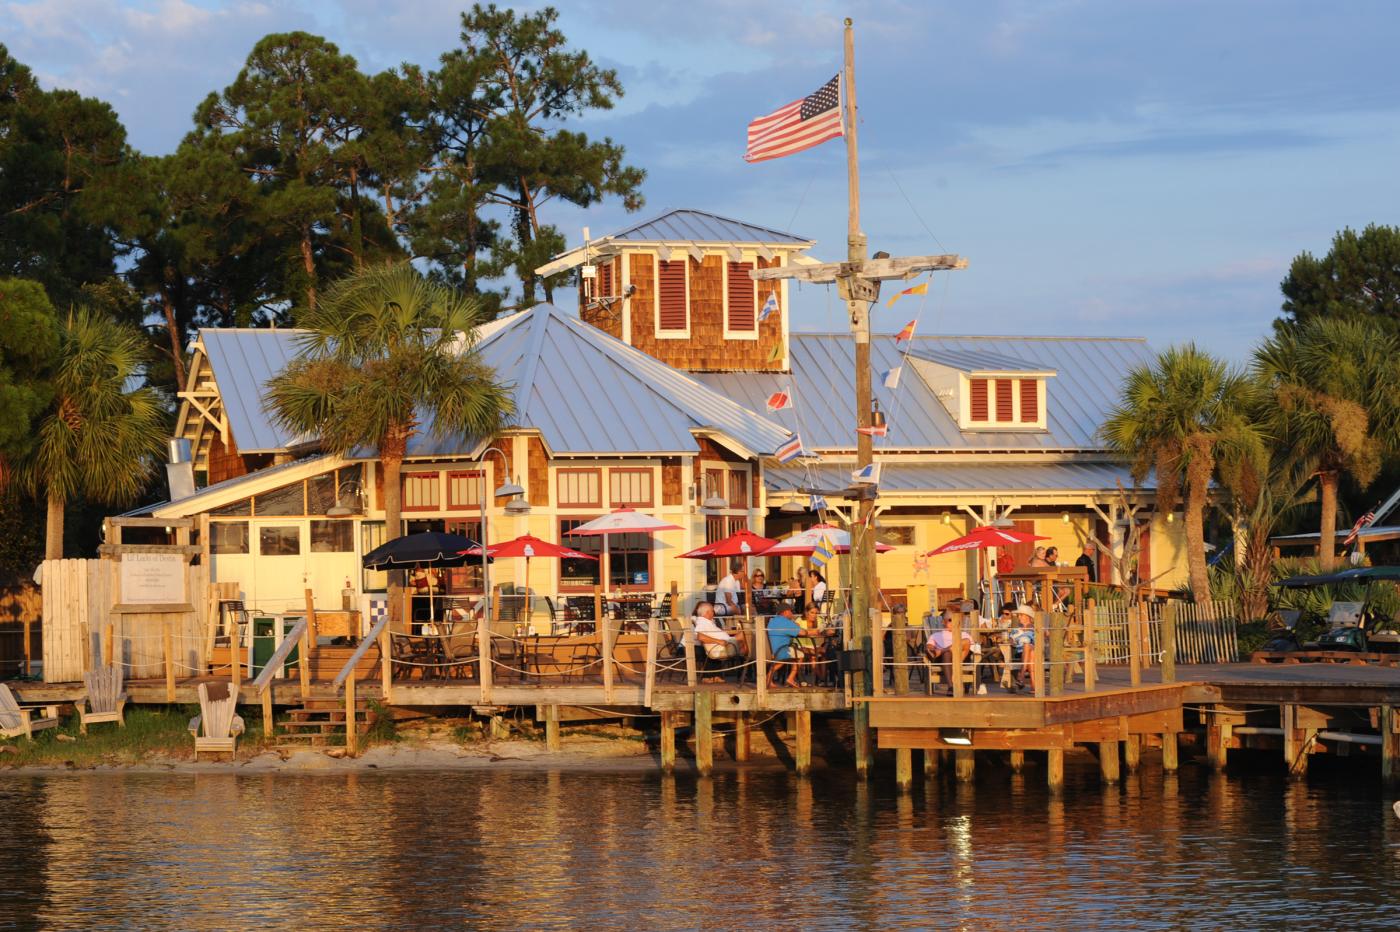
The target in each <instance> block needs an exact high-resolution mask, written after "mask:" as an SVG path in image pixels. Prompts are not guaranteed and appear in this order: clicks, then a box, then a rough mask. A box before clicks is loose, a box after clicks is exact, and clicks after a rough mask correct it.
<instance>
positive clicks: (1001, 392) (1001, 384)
mask: <svg viewBox="0 0 1400 932" xmlns="http://www.w3.org/2000/svg"><path fill="white" fill-rule="evenodd" d="M996 382H997V422H998V423H1000V422H1003V421H1005V422H1009V421H1011V420H1013V418H1012V403H1011V380H1010V379H997V380H996Z"/></svg>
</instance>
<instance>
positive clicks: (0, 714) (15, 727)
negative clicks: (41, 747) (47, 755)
mask: <svg viewBox="0 0 1400 932" xmlns="http://www.w3.org/2000/svg"><path fill="white" fill-rule="evenodd" d="M41 711H42V714H37V715H36V714H35V713H38V712H41ZM57 724H58V706H57V705H33V704H27V705H21V704H20V703H19V702H18V701H16V700H15V696H14V693H12V692H10V687H8V686H6V685H5V684H4V683H0V738H14V737H17V736H19V735H24V736H25V737H26V738H29V739H31V740H32V739H33V738H34V732H36V731H38V730H39V729H41V728H53V727H55V726H56V725H57Z"/></svg>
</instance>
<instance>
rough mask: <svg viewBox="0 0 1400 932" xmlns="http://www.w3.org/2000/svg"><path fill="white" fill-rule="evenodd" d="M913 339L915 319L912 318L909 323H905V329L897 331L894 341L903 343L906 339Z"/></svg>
mask: <svg viewBox="0 0 1400 932" xmlns="http://www.w3.org/2000/svg"><path fill="white" fill-rule="evenodd" d="M912 339H914V321H912V320H911V321H909V323H907V324H905V325H904V329H903V330H901V331H899V333H896V334H895V335H894V341H895V342H896V343H903V342H904V341H905V340H912Z"/></svg>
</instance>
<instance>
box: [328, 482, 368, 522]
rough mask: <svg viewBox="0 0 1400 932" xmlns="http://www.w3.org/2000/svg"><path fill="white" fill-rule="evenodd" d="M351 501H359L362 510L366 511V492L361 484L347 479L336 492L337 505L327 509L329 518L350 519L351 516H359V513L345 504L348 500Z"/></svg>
mask: <svg viewBox="0 0 1400 932" xmlns="http://www.w3.org/2000/svg"><path fill="white" fill-rule="evenodd" d="M347 498H349V500H350V501H355V500H357V499H358V500H359V503H360V509H361V510H363V509H364V501H365V490H364V487H363V486H361V485H360V483H359V482H357V481H355V480H354V479H347V480H346V481H345V482H342V483H341V484H340V486H339V487H338V488H336V490H335V504H334V505H332V506H331V507H329V508H327V509H326V517H327V518H348V517H350V516H351V515H355V514H359V513H360V512H359V511H356V510H354V509H352V508H351V507H350V506H349V505H347V504H345V501H346V499H347Z"/></svg>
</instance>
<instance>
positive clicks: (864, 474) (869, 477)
mask: <svg viewBox="0 0 1400 932" xmlns="http://www.w3.org/2000/svg"><path fill="white" fill-rule="evenodd" d="M851 481H852V482H855V483H857V484H859V485H879V484H880V464H879V463H871V464H870V465H869V466H862V467H861V468H860V469H857V470H856V471H855V472H853V473H851Z"/></svg>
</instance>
